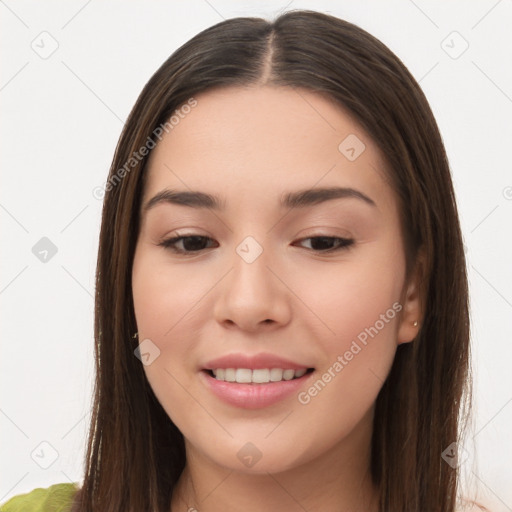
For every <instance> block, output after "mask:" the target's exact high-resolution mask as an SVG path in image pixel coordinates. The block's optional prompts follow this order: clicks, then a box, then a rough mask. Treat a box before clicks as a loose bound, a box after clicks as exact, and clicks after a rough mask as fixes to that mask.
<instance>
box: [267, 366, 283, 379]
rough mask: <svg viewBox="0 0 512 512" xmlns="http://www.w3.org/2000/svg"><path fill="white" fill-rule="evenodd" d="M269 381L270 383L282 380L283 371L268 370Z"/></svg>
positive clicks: (278, 369)
mask: <svg viewBox="0 0 512 512" xmlns="http://www.w3.org/2000/svg"><path fill="white" fill-rule="evenodd" d="M270 380H271V381H272V382H279V381H280V380H283V370H282V369H281V368H272V369H271V370H270Z"/></svg>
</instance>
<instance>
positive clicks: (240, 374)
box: [203, 368, 314, 384]
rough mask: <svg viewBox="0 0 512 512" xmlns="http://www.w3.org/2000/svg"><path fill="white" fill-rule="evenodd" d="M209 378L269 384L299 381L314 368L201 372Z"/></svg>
mask: <svg viewBox="0 0 512 512" xmlns="http://www.w3.org/2000/svg"><path fill="white" fill-rule="evenodd" d="M203 371H204V372H205V373H207V374H208V375H209V376H210V377H212V378H214V379H216V380H220V381H224V382H233V383H237V384H269V383H272V382H282V381H289V380H295V379H300V378H301V377H303V376H304V375H308V374H310V373H312V372H313V371H314V368H301V369H299V370H292V369H283V368H257V369H254V370H251V369H249V368H216V369H211V370H208V369H205V370H203Z"/></svg>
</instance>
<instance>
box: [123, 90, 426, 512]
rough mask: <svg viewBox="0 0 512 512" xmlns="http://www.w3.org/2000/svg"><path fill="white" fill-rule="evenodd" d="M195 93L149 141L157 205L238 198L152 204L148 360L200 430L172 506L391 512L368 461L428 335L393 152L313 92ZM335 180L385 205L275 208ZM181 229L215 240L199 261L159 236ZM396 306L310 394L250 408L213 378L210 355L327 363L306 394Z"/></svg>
mask: <svg viewBox="0 0 512 512" xmlns="http://www.w3.org/2000/svg"><path fill="white" fill-rule="evenodd" d="M196 99H197V102H198V103H197V106H196V107H195V108H194V109H192V110H191V112H190V113H189V114H187V115H186V116H184V118H183V119H181V120H180V122H179V124H178V125H176V126H175V127H174V128H173V129H172V130H171V131H169V133H168V134H166V135H165V137H164V138H163V139H162V141H161V142H160V143H159V144H158V145H157V147H156V148H155V149H154V150H153V151H152V153H151V156H150V161H149V167H148V168H147V172H148V173H149V174H148V182H147V185H146V188H145V190H144V195H143V204H145V203H146V201H148V200H149V199H150V198H152V197H153V196H154V195H155V194H156V193H158V192H160V191H161V190H163V189H165V188H168V189H177V190H180V191H181V190H184V191H186V190H199V191H202V192H206V193H209V194H213V195H217V196H220V197H221V198H222V200H223V201H224V202H225V205H226V209H225V211H215V212H214V211H212V210H211V209H204V208H203V209H196V208H192V207H189V206H183V205H176V204H164V203H160V204H158V205H156V206H154V207H153V208H151V209H150V210H148V211H147V213H146V214H144V215H143V217H142V223H141V228H140V233H139V238H138V242H137V247H136V252H135V259H134V264H133V275H132V278H133V281H132V286H133V297H134V306H135V314H136V320H137V326H138V331H139V340H144V339H146V338H149V339H150V340H151V341H152V343H154V344H155V345H156V346H157V347H158V348H159V350H160V356H159V357H157V358H156V359H155V360H154V361H153V362H152V363H151V364H150V365H147V366H144V370H145V372H146V375H147V378H148V380H149V382H150V384H151V386H152V389H153V390H154V392H155V394H156V396H157V398H158V399H159V401H160V403H161V404H162V406H163V408H164V409H165V411H166V412H167V414H168V415H169V417H170V418H171V419H172V421H173V422H174V423H175V424H176V425H177V426H178V428H179V429H180V430H181V432H182V433H183V434H184V436H185V440H186V449H187V465H186V468H185V471H184V472H183V474H182V476H181V478H180V481H179V484H178V491H177V492H176V493H175V494H174V496H173V501H172V511H178V510H179V511H185V510H187V508H188V507H195V508H196V509H197V510H199V511H200V512H214V511H220V510H222V511H239V510H245V511H247V512H250V511H254V512H255V511H267V510H287V511H299V510H300V511H303V510H304V509H306V510H308V511H311V512H313V511H320V510H321V511H323V512H326V511H334V510H336V511H340V510H344V511H351V512H354V511H363V510H364V511H366V512H372V511H377V510H378V507H377V495H376V490H375V489H374V488H373V486H372V484H371V481H370V473H369V456H370V443H371V435H372V418H373V413H374V404H375V400H376V398H377V395H378V393H379V391H380V389H381V387H382V385H383V382H384V380H385V378H386V376H387V374H388V372H389V370H390V367H391V364H392V362H393V358H394V355H395V351H396V348H397V345H398V344H400V343H406V342H410V341H411V340H412V339H413V338H414V337H415V336H416V334H417V332H418V329H419V327H418V326H415V325H414V321H418V322H419V323H420V320H421V318H420V316H421V311H420V301H419V297H418V289H417V279H416V278H415V275H416V274H415V273H413V274H412V275H411V278H410V279H409V280H408V281H406V279H405V277H406V276H405V253H404V246H403V237H402V233H401V228H400V223H399V210H398V203H397V200H396V197H395V194H394V192H393V190H392V189H391V188H390V186H389V183H388V180H387V179H386V174H385V173H386V170H385V169H386V166H385V163H384V161H383V159H382V156H381V154H380V152H379V150H378V148H377V146H376V145H375V143H374V142H373V141H372V140H371V138H370V137H369V136H368V135H367V134H366V133H365V132H364V131H363V130H362V129H361V127H360V126H359V125H358V124H357V123H356V122H355V121H354V120H353V119H352V118H351V117H350V116H349V115H348V113H347V112H345V111H344V110H343V109H342V108H340V107H339V106H337V105H336V104H334V103H333V102H331V101H330V100H328V99H326V98H324V97H322V96H320V95H318V94H317V93H314V92H310V91H306V90H294V89H291V88H285V87H270V86H254V87H250V88H238V87H231V88H228V89H223V90H210V91H207V92H205V93H202V94H200V95H198V96H196ZM349 134H355V135H356V136H357V137H358V138H359V139H360V140H361V141H363V143H364V144H365V146H366V148H365V150H364V151H363V152H362V153H361V154H360V156H359V157H358V158H357V159H356V160H354V161H349V160H348V159H347V158H346V157H345V156H344V155H343V154H342V153H341V152H340V151H339V150H338V146H339V144H340V142H342V141H343V140H344V139H345V137H347V135H349ZM331 186H340V187H351V188H354V189H357V190H358V191H361V192H362V193H364V194H365V195H367V196H368V197H370V198H371V199H372V200H373V201H374V202H375V206H372V205H369V204H367V203H366V202H364V201H362V200H360V199H357V198H354V197H351V198H342V199H334V200H329V201H325V202H322V203H320V204H316V205H313V206H309V207H307V208H300V209H294V210H289V209H283V208H280V207H279V205H278V202H279V199H280V197H281V195H282V194H283V193H285V192H290V191H296V190H299V189H308V188H309V189H312V188H319V187H331ZM177 232H178V233H177ZM177 234H179V235H180V236H183V234H195V235H201V236H205V237H209V238H211V239H212V242H210V244H211V245H208V243H205V244H204V245H202V246H200V247H206V248H205V249H203V250H202V251H199V252H196V253H194V254H193V255H192V256H183V255H180V254H176V253H174V252H172V250H171V249H169V248H164V247H161V246H159V245H158V244H159V242H161V241H162V240H163V239H166V238H170V237H172V236H177ZM247 236H252V237H253V238H254V239H255V240H256V241H257V242H258V243H259V244H260V246H261V247H262V249H263V252H262V253H261V255H260V256H259V257H258V258H257V259H256V260H255V261H254V262H252V263H247V262H246V261H245V260H244V259H242V258H241V257H240V256H239V255H238V254H237V252H236V248H237V246H238V245H239V244H240V243H241V242H242V240H244V239H245V238H246V237H247ZM313 236H331V237H343V238H351V239H353V240H354V244H353V245H352V246H350V247H348V248H342V249H340V250H338V251H332V252H331V253H322V252H321V251H319V250H317V251H316V252H315V251H314V250H313V249H314V248H317V249H318V247H320V248H322V247H325V246H318V245H313V242H314V240H311V238H308V237H313ZM177 246H178V247H179V248H181V249H183V248H188V249H190V248H191V247H192V248H194V245H190V244H189V245H187V246H183V244H182V243H178V244H177ZM333 246H334V247H335V246H336V245H335V242H334V243H331V245H328V246H327V248H329V247H333ZM394 303H399V304H400V305H401V306H402V310H401V312H400V314H397V315H396V316H395V317H394V318H393V319H392V320H389V321H388V322H387V323H385V326H384V327H383V328H382V329H381V330H380V331H379V332H378V334H377V335H375V336H374V337H373V338H369V341H368V343H367V345H366V346H364V347H363V348H362V350H361V351H360V352H359V353H358V354H357V355H356V356H354V357H353V359H352V360H351V361H349V362H348V364H347V365H346V366H344V367H343V370H342V371H340V372H338V373H337V374H336V377H334V378H332V379H331V381H330V382H329V383H328V384H327V385H326V386H325V387H324V388H323V389H322V390H321V391H320V392H319V393H318V394H317V395H316V396H314V397H313V398H312V399H311V400H310V401H309V403H307V404H302V403H300V402H299V401H298V399H297V395H296V394H294V393H293V394H292V395H291V396H290V397H288V398H286V399H284V400H282V401H280V402H278V403H277V404H275V405H272V406H269V407H266V408H263V409H256V410H246V409H241V408H237V407H234V406H232V405H228V404H226V403H224V402H223V401H221V400H220V399H219V398H217V397H216V396H215V395H213V394H212V393H211V392H210V391H209V390H208V389H207V388H206V387H205V386H204V384H203V383H202V380H201V379H200V378H199V371H200V368H202V365H204V363H205V362H206V361H207V360H209V359H212V358H214V357H218V356H222V355H225V354H228V353H232V352H242V353H247V354H251V355H252V354H257V353H260V352H270V353H273V354H276V355H279V356H281V357H285V358H287V359H291V360H293V361H297V362H300V363H303V364H306V365H307V366H308V367H313V368H315V374H314V375H315V377H314V378H311V379H309V380H308V382H309V384H308V386H305V387H304V389H305V391H307V389H308V387H309V386H311V384H312V383H313V382H315V381H316V380H317V379H318V378H320V377H321V375H322V374H323V373H324V372H325V371H327V370H328V368H329V367H332V366H333V363H335V361H336V360H337V357H338V356H339V355H343V354H344V353H345V352H346V351H347V350H349V348H350V346H351V343H352V341H353V340H356V339H357V336H358V335H359V334H360V333H361V332H362V331H364V329H365V328H367V327H369V326H373V325H375V323H376V321H377V320H378V319H379V318H380V315H382V314H385V313H386V311H388V310H389V309H390V308H392V305H393V304H394ZM247 442H251V443H252V444H254V445H255V446H256V447H257V449H258V450H259V452H260V453H261V455H262V456H261V459H260V460H259V461H258V462H257V463H256V464H254V465H253V466H252V467H250V468H249V467H246V466H245V465H244V464H242V463H241V461H240V460H239V458H238V457H237V453H238V452H239V450H240V449H241V448H242V447H243V446H244V445H246V443H247Z"/></svg>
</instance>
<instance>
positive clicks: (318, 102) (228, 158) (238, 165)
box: [144, 86, 393, 204]
mask: <svg viewBox="0 0 512 512" xmlns="http://www.w3.org/2000/svg"><path fill="white" fill-rule="evenodd" d="M195 100H196V101H197V105H196V106H195V107H194V108H192V109H187V112H188V113H186V114H185V113H182V114H181V115H180V116H179V122H177V123H175V124H174V125H173V127H172V129H170V130H169V132H168V133H166V134H165V135H164V136H163V138H162V140H161V142H159V143H158V144H157V146H156V148H155V149H153V150H152V153H151V156H150V160H149V165H148V167H147V169H146V172H147V173H148V176H147V181H146V188H145V193H144V201H145V200H147V198H148V197H150V196H153V195H154V194H155V193H157V192H159V191H160V190H162V189H164V188H173V189H176V188H179V189H182V190H186V189H187V188H188V189H194V190H197V189H200V190H204V191H205V192H210V193H214V194H216V195H220V196H222V197H226V198H230V199H229V200H230V201H238V202H243V203H244V204H248V203H250V202H251V201H252V199H254V198H259V200H260V202H261V199H262V198H264V197H269V196H270V195H272V194H275V196H276V197H277V196H279V195H280V194H281V193H282V192H283V191H289V190H290V189H291V188H313V187H315V186H321V187H324V186H325V187H327V186H346V187H352V188H357V189H364V192H365V193H366V194H367V195H370V196H371V195H373V196H375V197H374V199H375V198H376V202H378V201H380V202H381V203H386V202H387V203H389V202H393V198H392V191H391V190H390V189H389V187H388V185H387V180H386V172H385V163H384V160H383V159H382V157H381V154H380V151H379V150H378V148H377V146H376V144H375V143H374V142H373V140H372V139H371V138H370V137H369V136H368V135H367V134H366V132H365V131H364V130H363V129H362V128H361V127H360V126H359V125H358V124H357V123H356V122H355V121H354V119H353V118H352V117H351V116H350V114H349V113H348V112H346V111H345V110H344V109H343V108H342V107H340V106H338V105H337V104H335V103H334V102H333V101H332V100H330V99H329V98H326V97H324V96H321V95H319V94H317V93H314V92H311V91H308V90H304V89H297V88H291V87H271V86H255V87H247V88H241V87H229V88H223V89H214V90H209V91H206V92H204V93H201V94H199V95H197V96H196V97H195ZM177 119H178V118H175V121H176V120H177Z"/></svg>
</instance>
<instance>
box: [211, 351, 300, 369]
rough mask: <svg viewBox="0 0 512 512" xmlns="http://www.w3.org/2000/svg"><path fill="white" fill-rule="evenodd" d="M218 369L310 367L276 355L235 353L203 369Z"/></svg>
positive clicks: (219, 358)
mask: <svg viewBox="0 0 512 512" xmlns="http://www.w3.org/2000/svg"><path fill="white" fill-rule="evenodd" d="M217 368H247V369H249V370H255V369H258V368H282V369H283V370H288V369H289V370H301V369H306V370H307V369H308V368H310V366H307V365H304V364H300V363H296V362H294V361H290V360H289V359H284V358H282V357H279V356H276V355H274V354H266V353H261V354H255V355H252V356H249V355H246V354H240V353H238V354H237V353H233V354H227V355H225V356H221V357H218V358H216V359H212V360H210V361H208V362H206V363H205V365H204V368H203V369H205V370H215V369H217Z"/></svg>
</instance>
